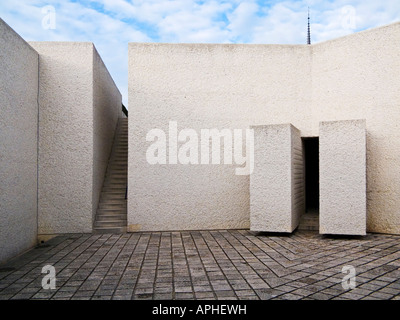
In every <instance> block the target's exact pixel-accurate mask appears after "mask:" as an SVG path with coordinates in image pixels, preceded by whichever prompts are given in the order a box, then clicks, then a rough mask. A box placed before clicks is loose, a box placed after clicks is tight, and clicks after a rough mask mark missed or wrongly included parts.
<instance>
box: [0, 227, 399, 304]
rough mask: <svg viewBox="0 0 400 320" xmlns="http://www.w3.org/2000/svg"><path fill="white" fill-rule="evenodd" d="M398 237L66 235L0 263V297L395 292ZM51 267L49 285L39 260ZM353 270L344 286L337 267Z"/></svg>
mask: <svg viewBox="0 0 400 320" xmlns="http://www.w3.org/2000/svg"><path fill="white" fill-rule="evenodd" d="M399 240H400V236H395V235H382V234H368V235H367V236H365V237H344V238H337V237H329V236H321V235H319V234H317V233H312V232H305V231H296V232H294V233H293V234H290V235H281V234H271V233H269V234H265V233H258V232H251V231H249V230H214V231H182V232H179V231H176V232H151V233H148V232H142V233H127V234H118V235H111V234H105V235H90V234H71V235H62V236H58V237H55V238H53V239H51V240H49V241H48V242H47V243H46V246H44V245H41V246H38V247H36V248H34V249H32V250H30V251H28V252H27V253H25V254H23V255H21V256H19V257H17V258H15V259H13V260H11V261H9V262H8V263H6V264H5V265H2V266H0V299H1V300H6V299H61V300H62V299H65V300H66V299H73V300H76V299H93V300H110V299H123V300H126V299H138V300H142V299H163V300H164V299H168V300H169V299H227V300H234V299H262V300H268V299H274V300H275V299H276V300H287V299H303V300H310V299H316V300H328V299H334V300H354V299H366V300H373V299H380V300H388V299H393V300H395V299H399V296H400V280H399V279H400V245H399V242H400V241H399ZM46 264H51V265H53V266H55V268H56V277H57V281H56V290H43V289H42V288H41V280H42V278H43V276H44V275H43V274H41V269H42V267H43V266H44V265H46ZM345 265H351V266H354V267H355V270H356V288H355V289H353V290H347V291H346V290H344V289H343V287H342V280H343V277H344V276H345V274H344V273H342V267H343V266H345Z"/></svg>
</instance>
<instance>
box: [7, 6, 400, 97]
mask: <svg viewBox="0 0 400 320" xmlns="http://www.w3.org/2000/svg"><path fill="white" fill-rule="evenodd" d="M45 5H52V6H54V7H55V9H56V14H57V16H56V18H57V19H56V22H57V25H56V29H55V30H45V29H43V28H42V26H41V20H42V19H43V13H42V12H41V8H42V7H43V6H45ZM308 6H309V7H310V11H311V23H312V24H311V32H312V40H313V42H319V41H325V40H328V39H332V38H335V37H339V36H343V35H346V34H348V33H352V32H355V31H359V30H364V29H368V28H372V27H377V26H380V25H384V24H389V23H392V22H395V21H399V19H400V1H399V0H381V1H365V0H331V1H326V0H286V1H263V0H245V1H240V0H221V1H217V0H197V1H195V0H76V1H75V0H74V1H71V0H19V1H14V0H1V2H0V17H1V18H2V19H4V20H5V21H6V22H7V23H8V24H9V25H10V26H11V27H12V28H13V29H15V30H16V31H17V32H18V33H19V34H20V35H21V36H22V37H23V38H25V39H26V40H28V41H29V40H36V41H92V42H94V44H95V45H96V48H97V49H98V51H99V53H100V55H101V56H102V58H103V60H104V62H105V64H106V66H107V67H108V69H109V70H110V73H111V75H112V76H113V78H114V80H115V82H116V83H117V85H118V87H119V88H120V90H121V92H122V94H123V97H124V102H125V103H127V81H128V80H127V79H128V75H127V73H128V70H127V69H128V68H127V60H128V58H127V47H128V45H127V44H128V42H212V43H216V42H217V43H282V44H286V43H291V44H304V43H306V38H307V7H308ZM346 6H350V8H353V9H354V10H353V11H351V10H350V11H351V12H352V14H353V16H352V17H350V18H352V19H353V18H354V19H353V20H352V21H354V22H355V27H351V28H349V23H348V21H349V16H348V13H349V11H345V12H344V11H343V8H345V7H346ZM346 12H347V13H346ZM346 14H347V16H346ZM346 19H347V20H346ZM346 21H347V23H346ZM350 25H351V24H350Z"/></svg>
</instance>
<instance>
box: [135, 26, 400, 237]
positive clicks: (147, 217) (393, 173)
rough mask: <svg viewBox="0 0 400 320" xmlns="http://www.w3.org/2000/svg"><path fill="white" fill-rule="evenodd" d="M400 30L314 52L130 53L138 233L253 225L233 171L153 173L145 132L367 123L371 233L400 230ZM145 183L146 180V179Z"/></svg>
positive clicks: (244, 185) (205, 48)
mask: <svg viewBox="0 0 400 320" xmlns="http://www.w3.org/2000/svg"><path fill="white" fill-rule="evenodd" d="M399 39H400V23H396V24H392V25H389V26H386V27H382V28H377V29H373V30H368V31H365V32H360V33H356V34H353V35H350V36H347V37H343V38H339V39H336V40H332V41H328V42H324V43H320V44H316V45H312V46H301V45H299V46H280V45H208V44H204V45H191V44H175V45H174V44H130V45H129V105H130V109H131V112H132V114H135V119H140V121H134V118H133V117H132V118H131V119H130V122H129V131H130V133H129V135H130V137H129V138H130V140H129V145H130V150H129V204H128V223H129V224H131V225H132V228H131V229H132V230H134V229H141V230H164V229H196V228H229V227H230V228H234V227H245V226H246V225H248V223H249V222H248V219H249V209H250V205H249V191H248V186H249V179H248V177H247V178H246V177H237V176H234V175H232V173H231V172H232V171H233V167H229V166H217V165H215V166H214V167H210V166H203V167H199V166H183V165H179V164H178V165H158V166H157V165H148V163H147V162H146V157H145V153H146V149H147V148H148V146H149V145H150V143H149V142H147V141H146V134H147V132H149V130H151V129H153V128H161V129H163V130H164V131H166V132H167V131H168V122H169V121H177V122H178V127H179V130H180V129H183V128H194V129H196V130H199V129H200V128H214V127H215V128H219V129H221V128H245V127H247V126H249V125H266V124H281V123H292V124H293V125H294V126H295V127H296V128H298V129H299V130H300V131H301V136H303V137H310V136H318V134H319V122H320V121H332V120H351V119H366V120H367V125H368V127H367V185H368V187H367V198H368V201H367V208H368V216H367V227H368V228H367V230H368V231H373V232H385V233H400V216H399V208H400V198H399V197H398V196H397V195H398V194H399V191H400V170H399V169H400V168H399V165H398V161H397V160H398V159H399V158H400V142H399V141H400V139H399V132H400V131H399V123H400V121H399V120H400V114H399V111H398V110H399V101H400V90H399V89H400V88H399V87H400V76H399V75H400V59H399V55H400V47H399V45H398V44H399ZM138 182H139V183H138Z"/></svg>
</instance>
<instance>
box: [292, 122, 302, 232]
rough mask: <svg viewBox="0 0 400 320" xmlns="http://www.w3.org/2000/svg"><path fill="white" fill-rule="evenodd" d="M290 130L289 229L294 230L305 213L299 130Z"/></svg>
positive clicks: (293, 128)
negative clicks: (290, 213)
mask: <svg viewBox="0 0 400 320" xmlns="http://www.w3.org/2000/svg"><path fill="white" fill-rule="evenodd" d="M290 130H291V161H290V162H291V200H292V201H291V206H292V215H291V223H292V225H291V228H292V230H294V229H296V228H297V226H298V225H299V222H300V217H301V215H302V214H304V212H305V205H306V203H305V177H304V173H305V169H304V153H303V142H302V141H301V133H300V130H299V129H297V128H295V127H293V126H290Z"/></svg>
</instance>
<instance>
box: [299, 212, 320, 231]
mask: <svg viewBox="0 0 400 320" xmlns="http://www.w3.org/2000/svg"><path fill="white" fill-rule="evenodd" d="M297 230H308V231H319V214H318V212H317V211H311V212H306V213H305V214H303V215H302V216H301V218H300V223H299V226H298V228H297Z"/></svg>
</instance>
